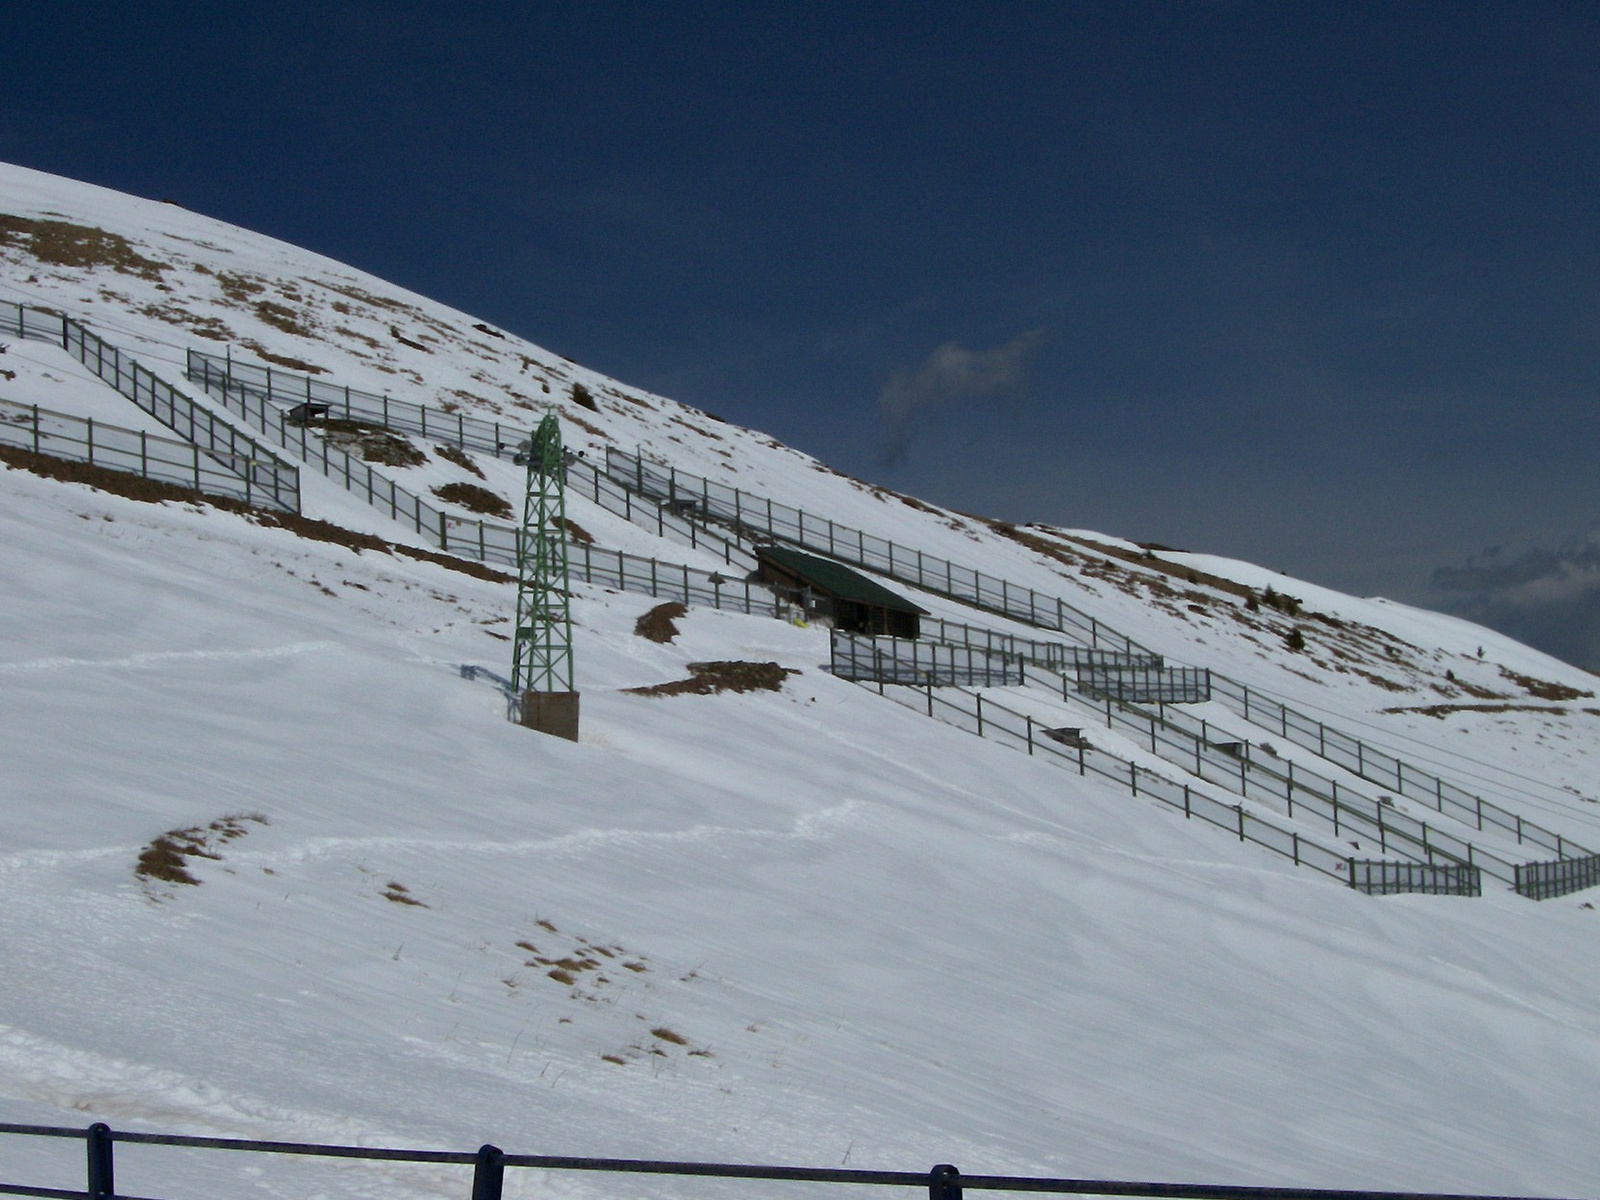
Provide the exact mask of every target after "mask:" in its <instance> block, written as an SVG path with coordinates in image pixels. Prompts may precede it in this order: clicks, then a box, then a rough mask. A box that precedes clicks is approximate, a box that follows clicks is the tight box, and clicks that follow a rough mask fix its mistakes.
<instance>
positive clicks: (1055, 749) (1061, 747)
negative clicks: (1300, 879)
mask: <svg viewBox="0 0 1600 1200" xmlns="http://www.w3.org/2000/svg"><path fill="white" fill-rule="evenodd" d="M860 686H862V687H875V688H876V689H877V691H878V693H879V695H882V696H886V697H888V698H890V699H893V700H895V701H897V702H898V703H900V704H902V705H904V706H905V707H907V708H912V709H915V710H916V711H918V712H921V713H923V714H924V715H926V716H929V717H932V718H933V719H934V720H937V721H941V722H943V723H944V724H947V725H954V726H955V727H957V728H958V729H964V730H966V731H967V732H968V733H974V734H977V735H978V736H979V737H982V738H988V739H989V740H991V741H994V742H998V743H999V744H1001V745H1003V746H1009V747H1011V748H1012V749H1014V750H1020V751H1023V752H1025V753H1027V754H1029V755H1031V756H1033V757H1036V758H1040V759H1043V760H1044V761H1046V762H1049V763H1051V764H1053V765H1055V766H1060V767H1065V768H1066V769H1068V770H1072V771H1076V772H1077V773H1078V774H1079V775H1084V776H1088V775H1094V776H1097V777H1098V778H1100V779H1104V780H1107V781H1108V782H1110V783H1113V784H1115V785H1117V786H1119V787H1123V788H1126V789H1127V790H1128V791H1129V793H1130V794H1131V795H1134V796H1145V797H1148V798H1150V799H1152V800H1155V801H1157V802H1159V803H1161V804H1165V805H1166V806H1168V807H1169V808H1173V809H1176V810H1177V811H1179V812H1181V813H1183V815H1184V816H1185V817H1187V818H1189V819H1191V820H1196V821H1204V822H1205V823H1206V824H1208V825H1214V826H1215V827H1217V828H1218V829H1222V830H1225V831H1226V832H1228V833H1229V834H1231V835H1234V836H1236V837H1238V839H1239V840H1240V841H1241V842H1250V843H1253V844H1254V845H1257V846H1262V847H1264V848H1266V849H1268V850H1271V851H1272V852H1273V853H1275V854H1280V855H1282V856H1283V857H1284V858H1288V859H1290V860H1292V861H1293V862H1294V864H1295V865H1296V866H1304V867H1310V868H1311V869H1312V870H1315V871H1319V872H1321V873H1322V874H1324V875H1328V876H1331V877H1332V878H1334V879H1337V880H1339V882H1341V883H1343V884H1345V885H1347V886H1348V885H1349V882H1350V859H1349V857H1348V856H1346V855H1344V854H1341V853H1339V852H1338V851H1337V850H1334V849H1332V848H1330V847H1328V846H1324V845H1322V844H1321V843H1319V842H1317V841H1315V840H1313V839H1311V838H1308V837H1306V836H1305V835H1303V834H1301V833H1299V832H1297V831H1295V830H1290V829H1284V828H1282V827H1280V826H1278V825H1275V824H1273V823H1272V822H1270V821H1267V820H1264V819H1263V818H1261V817H1259V816H1257V815H1256V814H1254V813H1251V812H1247V811H1246V810H1245V808H1244V806H1243V805H1240V804H1225V803H1223V802H1222V801H1220V800H1217V799H1216V798H1214V797H1212V796H1211V795H1209V794H1207V793H1206V792H1204V791H1200V790H1197V789H1195V788H1192V787H1190V786H1189V785H1188V784H1182V783H1176V782H1174V781H1173V780H1171V779H1169V778H1167V777H1166V776H1165V775H1161V774H1158V773H1157V772H1154V771H1151V770H1150V769H1149V768H1141V767H1139V766H1138V765H1137V764H1136V763H1132V762H1128V761H1127V760H1126V759H1121V758H1117V757H1116V756H1114V755H1111V754H1108V753H1107V752H1105V751H1104V750H1097V749H1095V748H1093V747H1091V746H1088V745H1087V744H1085V743H1084V742H1083V740H1082V739H1081V738H1071V737H1068V736H1064V735H1063V733H1062V731H1061V730H1059V729H1052V728H1051V727H1049V726H1047V725H1045V724H1043V723H1041V722H1039V721H1036V720H1035V719H1034V718H1033V717H1032V716H1030V715H1028V714H1026V713H1019V712H1017V711H1016V710H1015V709H1013V708H1011V707H1009V706H1008V705H1006V704H1003V703H1001V702H1000V701H998V700H996V699H994V697H992V696H983V695H980V694H978V693H976V692H972V691H968V690H967V689H966V688H963V687H959V686H950V687H943V688H933V687H926V686H924V687H922V688H910V687H905V686H899V685H894V684H890V683H888V682H886V681H880V682H877V683H866V682H862V683H860Z"/></svg>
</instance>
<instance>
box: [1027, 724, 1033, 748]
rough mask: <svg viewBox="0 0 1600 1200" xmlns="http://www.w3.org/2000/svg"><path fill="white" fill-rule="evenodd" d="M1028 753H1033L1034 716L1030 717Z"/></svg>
mask: <svg viewBox="0 0 1600 1200" xmlns="http://www.w3.org/2000/svg"><path fill="white" fill-rule="evenodd" d="M1027 721H1028V753H1029V754H1032V753H1033V718H1032V717H1028V718H1027Z"/></svg>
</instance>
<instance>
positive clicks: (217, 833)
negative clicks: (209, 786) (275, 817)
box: [133, 813, 267, 887]
mask: <svg viewBox="0 0 1600 1200" xmlns="http://www.w3.org/2000/svg"><path fill="white" fill-rule="evenodd" d="M247 821H253V822H255V823H256V824H258V825H265V824H266V823H267V819H266V817H264V816H262V815H261V814H260V813H235V814H232V815H230V816H226V817H219V818H217V819H216V820H215V821H212V822H211V823H210V824H209V825H191V826H189V827H188V828H187V829H169V830H167V832H166V833H163V834H161V835H160V836H159V837H155V838H152V839H151V840H150V843H149V845H147V846H145V848H144V849H143V850H141V851H140V852H139V859H138V862H137V863H136V864H135V865H134V868H133V873H134V875H135V876H136V877H137V878H139V879H142V880H144V881H145V882H147V883H148V882H151V881H157V880H159V881H160V882H162V883H182V884H188V885H191V886H194V887H198V886H199V884H200V881H199V880H198V879H196V878H195V877H194V876H193V875H192V874H190V872H189V868H188V860H189V859H191V858H209V859H213V860H215V859H220V858H221V857H222V855H221V854H219V853H218V852H217V850H216V849H215V846H216V845H217V844H218V843H221V842H231V841H234V840H235V839H237V838H241V837H243V836H244V835H245V834H246V833H247V832H248V830H247V829H246V828H245V822H247Z"/></svg>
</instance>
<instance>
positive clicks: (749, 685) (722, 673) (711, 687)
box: [622, 662, 800, 696]
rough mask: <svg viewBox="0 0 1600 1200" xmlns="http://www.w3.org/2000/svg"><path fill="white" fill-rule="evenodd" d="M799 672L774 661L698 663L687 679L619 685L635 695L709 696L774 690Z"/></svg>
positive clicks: (692, 664) (691, 666) (779, 689)
mask: <svg viewBox="0 0 1600 1200" xmlns="http://www.w3.org/2000/svg"><path fill="white" fill-rule="evenodd" d="M799 673H800V672H799V671H797V670H795V669H794V668H793V667H780V666H779V665H778V664H777V663H775V662H764V663H753V662H701V663H690V664H689V678H688V679H678V680H674V681H673V682H671V683H658V684H655V685H654V686H652V687H637V688H623V689H622V690H623V691H625V692H628V693H630V694H631V695H635V696H710V695H714V694H715V693H717V692H778V691H782V690H783V681H784V680H785V679H787V678H788V677H789V676H790V675H798V674H799Z"/></svg>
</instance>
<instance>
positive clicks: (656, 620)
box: [633, 600, 689, 645]
mask: <svg viewBox="0 0 1600 1200" xmlns="http://www.w3.org/2000/svg"><path fill="white" fill-rule="evenodd" d="M688 611H689V610H688V609H687V608H685V607H684V606H683V605H681V604H679V603H678V602H677V601H676V600H669V601H667V603H665V604H658V605H656V606H655V607H654V608H652V609H651V610H650V611H649V612H647V613H645V614H644V616H642V617H640V618H639V619H638V620H637V621H635V622H634V625H633V632H634V633H636V634H637V635H638V636H639V637H642V638H644V639H645V641H647V642H657V643H659V644H661V645H665V644H667V643H668V642H670V641H672V639H673V638H675V637H677V636H678V626H677V625H676V624H675V622H676V621H677V619H678V618H679V617H682V616H684V615H686V614H687V613H688Z"/></svg>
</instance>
